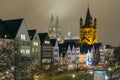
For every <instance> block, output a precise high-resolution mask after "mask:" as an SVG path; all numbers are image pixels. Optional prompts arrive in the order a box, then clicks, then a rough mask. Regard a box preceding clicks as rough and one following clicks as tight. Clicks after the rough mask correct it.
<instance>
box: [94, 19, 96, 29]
mask: <svg viewBox="0 0 120 80" xmlns="http://www.w3.org/2000/svg"><path fill="white" fill-rule="evenodd" d="M96 27H97V20H96V18H95V19H94V28H96Z"/></svg>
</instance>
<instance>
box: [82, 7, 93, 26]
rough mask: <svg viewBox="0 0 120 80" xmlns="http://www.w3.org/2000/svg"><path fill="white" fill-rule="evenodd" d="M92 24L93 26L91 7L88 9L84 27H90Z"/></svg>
mask: <svg viewBox="0 0 120 80" xmlns="http://www.w3.org/2000/svg"><path fill="white" fill-rule="evenodd" d="M91 24H92V17H91V15H90V10H89V7H88V10H87V14H86V20H85V25H84V27H90V25H91Z"/></svg>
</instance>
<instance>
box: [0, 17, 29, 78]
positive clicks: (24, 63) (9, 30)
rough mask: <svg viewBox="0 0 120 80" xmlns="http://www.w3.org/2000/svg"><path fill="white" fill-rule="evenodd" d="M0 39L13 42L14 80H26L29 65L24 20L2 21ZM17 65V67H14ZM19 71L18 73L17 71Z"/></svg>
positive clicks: (26, 32) (27, 41) (27, 37)
mask: <svg viewBox="0 0 120 80" xmlns="http://www.w3.org/2000/svg"><path fill="white" fill-rule="evenodd" d="M0 38H1V39H8V40H9V39H10V40H13V42H14V44H13V45H14V49H13V50H14V52H13V53H15V54H14V56H12V57H15V60H14V61H15V62H13V63H15V65H13V66H15V69H16V75H15V78H16V80H22V79H28V76H29V75H28V74H29V72H28V71H29V69H30V67H29V65H30V60H29V59H28V58H30V53H31V52H30V38H29V35H28V31H27V28H26V25H25V21H24V19H13V20H2V21H1V25H0ZM16 64H18V65H19V66H18V65H16ZM18 69H19V71H18Z"/></svg>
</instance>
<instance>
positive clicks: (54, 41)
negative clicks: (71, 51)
mask: <svg viewBox="0 0 120 80" xmlns="http://www.w3.org/2000/svg"><path fill="white" fill-rule="evenodd" d="M50 42H51V44H52V46H53V64H54V65H59V46H58V42H57V39H51V40H50Z"/></svg>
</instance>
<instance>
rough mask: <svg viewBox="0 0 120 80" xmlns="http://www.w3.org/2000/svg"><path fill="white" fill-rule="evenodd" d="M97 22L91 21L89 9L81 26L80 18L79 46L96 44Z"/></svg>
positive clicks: (81, 20)
mask: <svg viewBox="0 0 120 80" xmlns="http://www.w3.org/2000/svg"><path fill="white" fill-rule="evenodd" d="M97 37H98V35H97V20H96V18H95V19H94V20H93V19H92V17H91V15H90V11H89V8H88V10H87V14H86V20H85V23H84V25H83V19H82V18H80V40H79V43H80V44H87V45H93V44H95V43H97V42H98V39H97Z"/></svg>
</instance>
